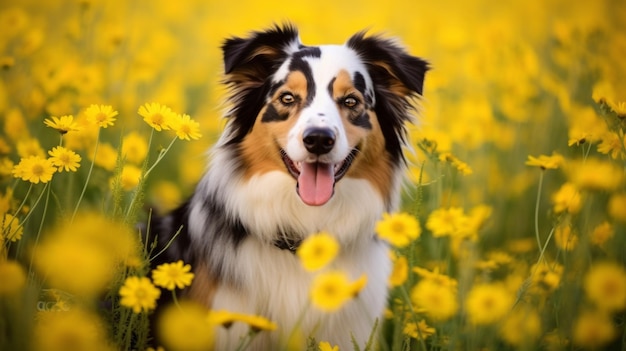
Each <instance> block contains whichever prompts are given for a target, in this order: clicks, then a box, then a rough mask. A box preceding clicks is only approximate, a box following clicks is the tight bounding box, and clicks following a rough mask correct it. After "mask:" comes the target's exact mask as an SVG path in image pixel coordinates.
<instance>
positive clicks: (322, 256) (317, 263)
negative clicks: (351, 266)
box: [296, 232, 339, 272]
mask: <svg viewBox="0 0 626 351" xmlns="http://www.w3.org/2000/svg"><path fill="white" fill-rule="evenodd" d="M337 253H339V242H337V239H335V237H333V236H332V235H330V234H328V233H327V232H319V233H317V234H313V235H311V236H309V237H308V238H306V239H305V240H304V241H303V242H302V245H300V247H299V248H298V250H297V251H296V255H298V257H299V258H300V263H302V266H304V269H306V270H307V271H310V272H312V271H317V270H320V269H322V268H324V267H325V266H326V265H328V264H329V263H330V262H332V260H334V259H335V257H336V256H337Z"/></svg>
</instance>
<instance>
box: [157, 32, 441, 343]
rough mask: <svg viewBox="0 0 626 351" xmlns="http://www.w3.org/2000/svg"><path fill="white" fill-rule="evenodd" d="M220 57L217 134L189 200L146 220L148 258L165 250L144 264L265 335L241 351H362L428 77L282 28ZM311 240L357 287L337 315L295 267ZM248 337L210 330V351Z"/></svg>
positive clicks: (364, 40)
mask: <svg viewBox="0 0 626 351" xmlns="http://www.w3.org/2000/svg"><path fill="white" fill-rule="evenodd" d="M221 48H222V51H223V56H224V68H225V78H224V84H225V85H226V87H227V88H228V91H229V95H228V98H227V101H228V103H229V107H230V110H229V111H227V113H226V116H225V117H226V120H227V123H226V125H225V128H224V132H223V134H222V135H221V137H220V139H219V140H218V142H217V143H216V144H215V146H214V147H213V148H212V149H211V152H210V157H209V159H210V161H209V166H208V169H207V171H206V173H205V174H204V176H203V177H202V179H201V180H200V181H199V183H198V185H197V188H196V190H195V192H194V193H193V195H192V196H191V198H190V199H189V200H188V201H187V202H186V203H185V204H184V205H182V206H181V207H180V208H178V209H177V210H174V211H172V212H171V213H169V214H167V215H165V216H162V217H158V218H154V219H153V220H152V223H151V226H150V228H151V233H150V235H151V236H152V237H153V238H155V240H156V243H157V249H156V250H157V251H160V250H161V249H164V248H165V252H164V254H163V255H160V256H159V257H158V258H157V259H155V260H154V261H153V262H152V264H153V265H155V266H156V265H158V264H160V263H163V262H172V261H176V260H179V259H181V260H183V261H184V262H185V263H188V264H191V266H192V267H193V271H194V273H195V278H194V281H193V284H192V285H191V286H190V287H189V288H187V290H186V291H185V292H184V294H185V296H186V297H187V298H189V299H193V300H196V301H199V302H201V303H202V304H204V305H205V306H207V307H209V308H211V309H214V310H228V311H232V312H241V313H247V314H254V315H260V316H263V317H266V318H268V319H269V320H271V321H273V322H275V323H276V324H277V325H278V329H277V330H276V331H271V332H262V333H259V334H258V335H257V336H256V337H255V338H254V339H253V341H252V343H251V344H250V346H249V349H250V350H275V349H281V348H284V347H285V344H286V343H287V342H288V339H289V335H290V333H292V332H294V329H295V328H297V329H298V332H299V333H301V334H302V335H304V336H305V337H308V336H312V337H314V338H315V339H316V340H318V341H328V342H330V344H331V345H338V346H339V347H340V349H341V350H350V349H352V347H353V344H352V338H354V341H356V343H358V345H360V347H363V345H365V343H366V342H367V341H368V340H369V338H370V335H372V332H373V329H374V326H375V325H376V323H377V320H380V319H381V317H382V315H383V312H384V309H385V306H386V303H387V295H388V292H387V290H388V283H387V281H388V276H389V274H390V271H391V262H390V258H389V252H388V251H389V248H388V246H387V244H386V243H385V242H383V241H381V240H380V239H378V238H377V237H376V235H375V232H374V226H375V223H376V222H377V221H378V220H379V219H380V218H381V216H382V214H383V213H384V212H392V211H394V210H395V209H396V208H397V206H398V203H399V197H400V188H401V183H402V181H403V174H404V173H405V169H406V160H405V157H404V154H403V153H404V149H405V147H406V145H405V144H406V139H407V132H406V125H407V123H409V122H411V121H412V119H413V111H414V110H415V109H416V108H415V107H416V106H415V104H414V102H415V99H416V98H417V99H419V98H420V97H421V95H422V87H423V82H424V76H425V73H426V72H427V70H428V69H429V65H428V63H427V62H426V61H424V60H423V59H420V58H418V57H414V56H411V55H410V54H409V53H408V52H407V51H406V50H405V49H404V48H403V47H402V46H400V45H399V44H398V43H396V41H394V40H391V39H385V38H383V37H382V36H368V35H366V33H365V32H359V33H357V34H355V35H354V36H352V37H351V38H349V40H348V41H347V42H346V43H345V44H343V45H321V46H306V45H303V44H302V43H301V42H300V39H299V34H298V30H297V29H296V28H295V27H294V26H293V25H291V24H285V25H275V26H274V27H271V28H269V29H267V30H264V31H257V32H252V33H250V34H249V36H247V37H245V38H241V37H231V38H228V39H226V40H225V42H224V43H223V45H222V47H221ZM320 231H326V232H328V233H330V234H331V235H333V236H334V237H335V238H336V239H337V241H338V242H339V244H340V252H339V254H338V257H337V258H336V259H335V261H334V262H333V264H334V266H333V267H334V268H337V269H339V270H341V271H343V272H345V273H346V274H348V275H349V276H350V278H351V279H352V280H356V279H357V278H358V277H360V276H362V275H366V276H367V285H366V286H365V287H364V288H363V290H362V291H360V293H359V294H358V296H357V297H356V298H355V299H353V300H351V301H349V302H348V303H347V304H346V305H344V306H343V307H342V308H341V309H340V310H339V311H337V312H324V311H319V310H318V309H316V308H315V306H311V304H310V303H309V296H310V286H311V281H312V279H313V277H314V274H312V273H310V272H307V271H305V270H304V269H303V267H302V265H301V263H300V262H299V259H298V256H297V255H296V254H295V252H296V250H297V249H298V247H299V245H300V243H301V242H302V241H303V240H304V239H306V238H307V237H308V236H310V235H311V234H313V233H317V232H320ZM175 234H177V237H176V238H175V239H174V240H171V239H172V236H173V235H175ZM170 241H171V243H170ZM168 244H169V246H168ZM164 295H165V294H164ZM159 304H161V302H160V303H159ZM381 323H382V322H381ZM247 331H248V330H247V327H246V326H245V325H238V324H237V323H235V324H233V325H232V326H231V327H230V328H228V329H226V328H220V331H219V332H218V334H217V336H216V346H215V349H216V350H227V349H230V348H235V347H237V345H239V340H240V339H241V338H242V337H243V336H244V335H245V334H246V333H247ZM292 346H293V345H292ZM304 348H305V347H304V344H303V345H302V349H304Z"/></svg>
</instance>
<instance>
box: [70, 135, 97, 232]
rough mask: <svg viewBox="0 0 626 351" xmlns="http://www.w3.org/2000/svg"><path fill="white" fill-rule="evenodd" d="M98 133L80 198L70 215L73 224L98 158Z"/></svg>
mask: <svg viewBox="0 0 626 351" xmlns="http://www.w3.org/2000/svg"><path fill="white" fill-rule="evenodd" d="M100 131H101V129H98V137H97V138H96V147H95V148H94V151H93V160H91V165H90V166H89V172H88V173H87V179H85V185H84V186H83V190H82V191H81V192H80V197H79V198H78V201H77V202H76V207H75V208H74V213H73V214H72V222H74V217H76V213H77V212H78V208H79V207H80V203H81V201H82V200H83V197H84V196H85V192H86V191H87V185H89V179H90V178H91V173H92V172H93V166H94V164H95V163H96V157H97V156H98V146H99V145H100Z"/></svg>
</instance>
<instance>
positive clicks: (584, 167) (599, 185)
mask: <svg viewBox="0 0 626 351" xmlns="http://www.w3.org/2000/svg"><path fill="white" fill-rule="evenodd" d="M565 173H566V175H567V177H568V179H569V181H570V182H571V183H572V184H574V186H576V187H577V188H578V189H581V190H582V189H590V190H606V191H613V190H616V189H617V188H619V187H620V186H621V185H623V182H624V171H623V169H622V168H621V167H619V166H617V165H615V164H614V163H612V162H607V161H601V160H599V159H596V158H591V157H589V158H587V159H586V160H585V161H584V162H583V161H573V162H571V163H570V164H568V166H567V167H565Z"/></svg>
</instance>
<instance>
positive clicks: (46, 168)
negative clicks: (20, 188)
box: [12, 156, 56, 184]
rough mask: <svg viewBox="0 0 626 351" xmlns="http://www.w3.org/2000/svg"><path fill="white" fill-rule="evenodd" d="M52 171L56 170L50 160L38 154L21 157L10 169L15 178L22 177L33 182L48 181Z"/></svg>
mask: <svg viewBox="0 0 626 351" xmlns="http://www.w3.org/2000/svg"><path fill="white" fill-rule="evenodd" d="M54 172H56V168H55V167H54V164H53V163H52V160H51V159H48V158H43V157H40V156H29V157H26V158H22V159H21V160H20V163H18V164H17V165H15V166H14V167H13V171H12V173H13V176H14V177H15V178H22V180H24V181H28V182H31V183H33V184H38V183H39V182H42V183H47V182H49V181H50V180H51V179H52V175H53V174H54Z"/></svg>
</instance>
